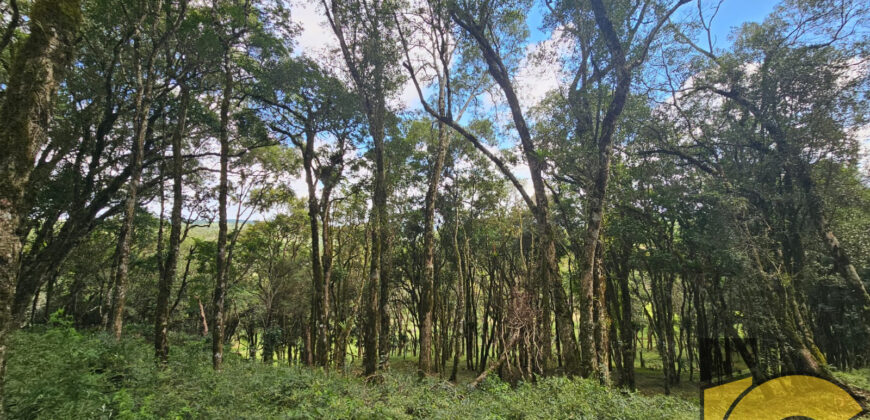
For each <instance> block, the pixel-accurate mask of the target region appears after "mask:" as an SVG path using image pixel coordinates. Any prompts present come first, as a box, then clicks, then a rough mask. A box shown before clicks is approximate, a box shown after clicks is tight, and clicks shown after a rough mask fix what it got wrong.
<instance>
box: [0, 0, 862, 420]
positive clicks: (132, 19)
mask: <svg viewBox="0 0 870 420" xmlns="http://www.w3.org/2000/svg"><path fill="white" fill-rule="evenodd" d="M725 1H726V2H727V0H725ZM721 5H722V3H717V2H716V1H715V0H713V1H708V0H697V1H695V0H582V1H581V0H542V1H533V0H312V2H311V3H310V4H309V3H306V4H304V5H303V4H299V3H291V2H284V1H281V0H204V1H188V0H32V1H31V0H3V1H2V3H0V304H2V305H0V365H2V366H3V368H2V369H3V371H2V372H5V370H6V366H7V360H6V359H7V358H9V361H10V363H9V365H10V369H13V367H12V366H13V365H14V360H15V359H14V358H15V355H16V354H19V353H20V354H22V355H24V354H26V353H27V351H28V349H27V348H26V347H22V346H18V347H15V346H12V347H10V348H11V350H9V351H7V346H6V343H7V342H10V340H11V342H16V340H17V341H18V342H21V341H22V340H25V339H24V338H21V337H25V336H24V335H21V334H33V331H51V330H41V328H49V327H52V326H53V327H57V326H58V325H62V326H66V327H69V328H74V329H76V330H79V331H91V333H89V334H96V335H95V337H96V336H100V337H101V336H102V335H105V336H106V337H105V338H104V339H105V340H106V341H105V343H110V342H111V341H112V340H121V341H123V340H128V339H131V340H132V339H136V340H140V341H137V342H139V343H140V344H141V343H144V342H147V343H149V344H148V345H153V359H152V360H153V364H154V366H153V369H156V370H158V371H159V370H161V369H166V367H167V366H171V364H172V362H173V359H174V358H177V357H182V356H181V355H186V356H184V357H185V358H184V360H186V361H188V362H190V361H191V360H195V363H200V364H203V365H205V366H207V365H208V361H207V360H205V358H203V357H198V358H197V357H193V356H190V354H189V353H190V349H189V348H188V347H189V346H188V345H187V344H182V341H183V340H182V337H184V340H191V339H193V340H195V342H197V343H200V344H199V345H198V347H195V348H196V351H195V352H199V354H207V355H209V357H208V358H210V359H211V362H210V363H211V365H210V366H211V367H213V369H214V370H216V371H221V370H225V369H229V370H231V371H232V369H237V368H236V367H232V366H229V367H227V366H225V365H230V364H232V363H253V362H254V361H257V362H259V363H261V364H265V365H266V366H267V367H268V368H269V369H274V370H275V371H276V372H297V374H299V375H308V374H309V373H299V372H303V370H292V371H287V370H282V369H285V367H282V365H291V366H297V365H299V366H310V367H316V368H318V369H319V370H322V371H325V372H338V373H340V374H343V375H346V376H348V377H359V376H361V377H362V378H364V379H365V381H366V382H368V383H369V384H370V385H367V386H378V385H377V384H379V383H380V384H382V383H383V382H384V380H385V379H384V375H387V374H388V373H389V372H390V371H391V370H395V369H404V370H407V371H409V372H410V373H409V376H412V377H415V378H416V376H417V375H419V376H420V378H421V379H420V380H424V379H425V380H429V379H431V378H433V377H437V378H442V379H444V380H447V381H450V382H453V383H462V384H466V385H468V386H469V387H470V388H475V387H478V386H479V385H480V384H482V383H487V381H490V380H495V379H494V378H496V377H498V378H500V380H501V381H504V382H506V383H508V384H510V385H513V386H521V385H522V386H527V384H534V383H538V382H541V383H551V382H546V381H550V380H551V377H559V378H574V379H571V380H577V381H582V379H579V378H588V379H587V380H592V381H594V382H596V383H597V384H600V385H603V386H605V387H613V388H624V389H626V392H630V391H633V390H635V389H637V388H638V384H637V382H638V380H637V377H638V375H639V373H638V372H639V371H642V372H645V374H649V372H653V373H652V374H653V375H654V378H655V390H654V392H656V393H664V394H669V393H671V391H672V389H674V388H675V387H679V386H680V384H681V381H682V382H686V381H688V382H689V383H701V384H709V383H714V382H717V381H721V380H723V379H724V378H729V377H733V376H739V375H744V374H751V375H752V377H753V379H754V380H755V382H756V383H760V382H763V381H764V380H766V379H769V378H772V377H775V376H777V375H780V374H784V373H809V374H813V375H816V376H819V377H822V378H827V379H830V380H832V381H836V382H837V383H840V384H843V385H844V386H850V387H852V388H853V390H854V391H855V393H856V395H863V396H864V397H865V403H866V401H870V392H867V391H861V390H860V389H859V388H858V385H860V384H861V383H862V382H860V381H859V383H858V385H855V384H854V383H853V384H851V385H850V384H846V383H845V382H844V381H845V380H844V379H842V378H844V376H839V374H840V373H847V374H848V373H849V372H852V375H853V376H857V377H859V378H860V377H861V376H864V377H870V375H868V372H870V370H867V369H868V368H870V294H868V289H870V170H868V168H870V163H868V160H867V158H866V151H867V150H868V148H867V146H868V143H867V142H868V131H867V127H868V124H870V121H868V119H870V112H868V101H870V71H868V64H870V63H868V60H870V6H868V4H866V3H864V2H862V1H858V0H855V1H853V0H813V1H800V0H785V1H784V2H783V3H782V4H780V5H779V6H777V7H776V8H775V10H774V12H773V13H772V14H770V15H769V16H768V17H767V18H765V19H764V20H763V22H761V23H746V24H744V25H742V26H739V27H735V28H734V29H733V32H732V36H731V37H730V38H728V39H727V40H725V39H719V40H716V41H715V42H714V39H713V38H714V37H713V36H712V35H711V26H712V25H713V22H715V19H716V17H717V12H718V10H719V8H720V6H721ZM303 6H304V7H307V8H309V9H314V10H316V11H317V13H318V14H319V15H320V16H322V17H325V22H326V24H325V25H324V27H323V28H324V29H325V30H327V31H328V33H329V34H330V36H331V37H332V38H331V39H329V40H324V45H325V46H326V47H324V48H323V49H322V50H319V51H310V50H306V49H305V48H302V47H300V45H298V43H297V38H298V37H299V34H300V33H301V31H302V25H316V23H312V22H302V21H300V20H299V18H298V17H297V15H296V10H299V9H300V8H302V7H303ZM533 9H534V10H537V11H538V13H543V15H544V18H543V26H542V27H540V28H530V27H529V26H528V24H527V16H528V15H529V14H530V11H531V10H533ZM533 32H534V33H542V32H543V33H546V34H547V36H548V40H547V41H546V42H545V43H541V44H540V45H542V46H543V47H541V48H538V49H536V50H535V53H534V54H532V53H530V51H531V50H530V48H528V47H529V45H531V44H532V43H533V41H532V40H531V34H532V33H533ZM529 68H553V69H558V74H559V76H558V78H557V79H556V80H553V82H554V83H553V86H555V88H553V89H552V90H549V91H547V92H541V93H542V94H541V95H540V98H541V99H535V100H530V99H528V98H527V95H526V94H525V93H526V92H527V91H528V88H527V87H524V85H523V83H526V82H528V79H529V77H528V74H527V73H528V69H529ZM524 74H525V77H524V76H523V75H524ZM537 77H550V76H539V75H537V74H532V76H531V78H533V79H534V78H537ZM409 89H410V91H411V92H413V93H415V95H414V96H415V97H414V98H413V100H412V101H410V102H411V103H404V102H409V101H404V102H403V101H402V100H400V98H399V97H400V95H401V93H402V91H403V90H405V91H408V90H409ZM544 93H545V94H544ZM22 329H24V331H21V330H22ZM28 331H30V332H28ZM100 331H105V333H101V332H100ZM18 335H21V337H19V338H17V339H16V338H15V337H17V336H18ZM27 337H30V336H29V335H28V336H27ZM109 337H111V338H109ZM43 339H44V340H48V341H45V342H50V339H51V337H50V336H46V337H44V338H43ZM28 340H31V341H32V343H37V344H38V343H39V342H40V340H41V338H39V336H37V337H36V338H31V339H28ZM142 340H144V341H142ZM179 340H181V341H179ZM29 342H30V341H29ZM176 343H178V344H176ZM37 344H32V345H34V346H36V347H38V345H37ZM106 345H110V344H106ZM119 345H121V344H119ZM185 346H188V347H185ZM185 348H187V350H181V349H185ZM177 349H178V350H177ZM243 359H246V360H247V361H245V362H238V360H243ZM177 360H178V359H177ZM409 360H410V361H411V362H408V361H409ZM34 363H35V365H33V366H31V369H34V370H38V369H39V361H35V362H34ZM411 366H413V367H411ZM402 367H404V368H402ZM314 370H317V369H314ZM2 372H0V375H2V374H3V373H2ZM854 372H863V373H858V374H857V375H855V374H854ZM386 380H387V381H389V380H390V379H389V377H387V379H386ZM569 382H570V380H569ZM868 382H870V381H866V382H863V384H864V386H866V384H867V383H868ZM584 383H585V382H584ZM518 389H525V391H519V390H518V391H516V392H529V393H531V392H533V391H530V390H529V389H528V388H518ZM5 391H6V392H5V393H10V392H13V393H14V392H20V391H21V390H20V389H16V390H13V389H10V388H9V387H8V386H7V389H6V390H5ZM359 392H367V391H359ZM2 395H4V393H3V390H0V396H2ZM529 398H532V399H533V398H534V397H533V396H532V397H529ZM19 403H20V401H19ZM115 403H116V404H119V403H117V402H115ZM528 403H531V404H533V403H534V401H528ZM493 407H495V406H493ZM493 409H494V408H493ZM556 413H558V411H557V412H556ZM406 414H408V415H414V413H413V412H409V413H406ZM418 414H419V413H418ZM605 414H606V413H605ZM320 415H324V414H320ZM350 415H351V416H352V415H353V414H352V413H351V414H350ZM457 415H458V414H457ZM466 415H469V416H470V415H471V414H466ZM315 416H318V415H316V414H315Z"/></svg>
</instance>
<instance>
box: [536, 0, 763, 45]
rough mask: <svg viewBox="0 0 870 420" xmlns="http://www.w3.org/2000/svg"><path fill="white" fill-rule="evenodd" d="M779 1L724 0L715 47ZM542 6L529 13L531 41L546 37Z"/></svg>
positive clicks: (715, 27) (716, 22)
mask: <svg viewBox="0 0 870 420" xmlns="http://www.w3.org/2000/svg"><path fill="white" fill-rule="evenodd" d="M777 3H779V2H777V1H772V0H724V1H723V2H722V6H721V7H720V8H719V14H718V15H716V18H715V19H714V20H713V37H714V39H715V40H716V46H717V47H724V46H726V45H728V44H727V43H728V41H729V40H728V36H729V35H730V34H731V30H732V29H733V28H734V27H737V26H740V24H742V23H744V22H761V21H762V20H764V18H765V16H767V15H768V14H770V12H771V11H773V8H774V6H776V4H777ZM705 4H710V5H712V4H713V3H712V2H708V1H705ZM683 8H685V9H689V8H691V9H692V10H693V11H694V10H696V8H697V6H696V3H695V2H691V3H690V4H687V5H685V6H683ZM543 15H544V8H543V6H542V5H541V4H539V3H538V4H536V6H535V7H534V8H533V10H532V12H531V13H529V17H528V24H529V29H530V30H531V39H530V40H531V41H532V42H538V41H542V40H544V39H546V38H547V34H546V33H544V32H542V31H541V30H540V29H539V28H540V27H541V23H542V21H543Z"/></svg>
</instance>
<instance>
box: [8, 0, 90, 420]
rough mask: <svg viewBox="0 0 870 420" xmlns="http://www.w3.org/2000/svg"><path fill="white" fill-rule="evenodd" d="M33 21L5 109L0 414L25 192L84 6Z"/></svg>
mask: <svg viewBox="0 0 870 420" xmlns="http://www.w3.org/2000/svg"><path fill="white" fill-rule="evenodd" d="M28 18H29V21H30V35H29V36H28V37H27V39H26V40H25V41H23V42H22V44H21V45H20V46H19V47H18V48H17V53H16V54H15V56H14V58H13V61H12V65H11V68H10V72H9V79H8V83H7V86H6V91H5V93H4V101H3V103H2V104H0V150H2V153H0V414H2V407H3V388H2V383H3V376H4V374H5V370H6V337H7V335H8V334H9V332H10V331H11V330H12V329H13V328H15V323H14V322H13V319H12V307H11V305H12V300H13V297H14V294H15V286H16V282H17V278H18V271H19V268H20V257H21V251H22V243H23V240H24V238H25V237H26V235H27V232H22V223H21V222H22V216H23V215H24V213H25V211H26V209H25V208H24V204H25V203H24V202H25V200H24V197H25V191H26V189H27V185H28V181H29V179H30V174H31V172H32V171H33V167H34V161H35V159H36V152H37V150H38V149H39V147H40V146H41V145H42V144H43V143H44V142H45V139H46V136H47V131H48V126H49V120H50V117H51V115H50V112H51V110H52V109H53V106H52V105H53V99H54V94H55V90H56V88H57V86H58V84H59V83H60V81H61V80H62V78H63V73H64V70H65V69H66V67H67V66H68V65H69V63H70V61H71V59H72V56H71V52H72V45H73V43H74V41H75V37H76V32H77V31H78V28H79V25H80V24H81V19H82V18H81V2H80V1H79V0H36V1H35V2H34V3H33V5H32V7H31V9H30V16H29V17H28ZM4 38H5V37H4ZM6 43H8V42H7V41H5V40H4V44H6Z"/></svg>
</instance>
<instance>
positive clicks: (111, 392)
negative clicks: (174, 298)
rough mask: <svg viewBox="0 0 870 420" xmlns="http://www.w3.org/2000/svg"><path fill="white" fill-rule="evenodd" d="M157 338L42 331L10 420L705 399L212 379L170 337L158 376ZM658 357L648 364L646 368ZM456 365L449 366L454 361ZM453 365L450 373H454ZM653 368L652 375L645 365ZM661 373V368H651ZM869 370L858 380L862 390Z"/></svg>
mask: <svg viewBox="0 0 870 420" xmlns="http://www.w3.org/2000/svg"><path fill="white" fill-rule="evenodd" d="M147 331H148V328H145V327H135V326H134V327H131V328H130V329H128V330H127V332H126V336H125V338H124V339H122V340H121V341H120V342H115V340H113V339H112V338H111V337H110V336H108V335H106V334H105V333H101V332H88V331H77V330H75V329H73V328H71V327H69V326H66V327H54V328H45V327H37V328H33V329H30V330H25V331H20V332H17V333H15V334H13V335H12V336H11V339H10V348H9V361H8V371H7V383H6V394H7V395H6V401H7V410H8V414H9V417H10V418H16V419H17V418H21V419H39V418H45V419H54V418H209V419H223V418H234V419H235V418H258V419H259V418H379V419H380V418H475V419H477V418H494V419H495V418H542V419H543V418H595V419H598V418H608V419H609V418H614V419H617V418H618V419H635V418H642V419H682V418H684V419H697V418H698V410H699V408H698V397H699V388H698V385H697V383H695V382H690V381H688V380H687V378H686V379H685V380H683V381H681V384H680V385H678V386H676V387H674V389H673V390H672V392H673V395H672V396H664V395H661V393H662V392H663V388H662V377H661V372H660V371H657V370H653V369H648V368H644V369H640V368H639V369H638V371H637V383H638V389H639V390H638V392H634V393H628V392H624V391H621V390H618V389H613V388H605V387H602V386H600V385H598V384H597V383H595V382H594V381H588V380H582V379H577V380H569V379H566V378H561V377H553V378H545V379H542V380H539V381H538V382H537V383H536V384H521V385H519V386H516V387H511V386H510V385H509V384H507V383H504V382H501V381H500V380H498V378H497V377H496V375H492V377H491V378H489V379H487V380H486V381H485V382H484V383H483V384H481V386H480V387H478V388H476V389H469V388H468V387H467V386H466V385H465V384H467V383H468V382H469V381H470V380H471V379H472V378H473V376H474V374H473V372H469V371H467V370H464V369H463V370H460V374H459V380H458V384H452V383H449V382H447V381H444V380H441V379H439V378H438V377H437V376H433V377H427V378H422V379H421V378H419V377H418V376H417V375H416V373H415V372H416V368H415V366H414V360H413V359H412V357H410V355H408V357H407V358H402V357H401V356H400V357H394V358H393V359H392V360H391V367H390V370H389V371H388V372H387V373H384V374H383V375H382V376H381V377H380V378H379V379H380V380H379V381H376V383H369V384H366V383H365V381H364V380H363V379H362V378H360V376H359V375H358V372H357V370H358V367H357V366H351V367H350V368H349V369H348V372H347V373H344V374H342V373H336V372H324V371H322V370H319V369H311V368H306V367H294V366H288V365H287V364H286V363H280V364H279V363H275V364H274V365H272V366H268V365H264V364H263V363H252V362H251V361H249V360H245V359H244V358H242V357H240V356H238V355H237V354H236V353H228V354H227V356H226V361H225V367H224V369H223V371H222V372H220V373H216V372H214V371H213V370H212V369H211V362H210V346H209V344H208V343H207V342H205V341H204V340H203V339H201V338H199V337H191V336H182V335H173V336H172V342H171V344H172V347H171V353H170V362H169V365H168V366H167V368H166V369H158V368H157V367H156V366H155V364H154V362H153V347H152V345H151V343H150V342H148V341H147V340H146V339H145V338H143V336H147ZM651 360H652V358H648V359H647V361H648V363H649V362H650V361H651ZM451 362H452V361H451ZM449 365H450V364H449V363H448V366H449ZM648 366H649V365H648ZM653 366H654V365H653ZM864 376H867V377H868V378H867V380H870V371H864V372H854V373H853V374H852V375H851V377H852V379H850V381H851V382H852V383H854V384H855V385H859V386H866V385H870V383H862V382H861V381H862V378H863V377H864Z"/></svg>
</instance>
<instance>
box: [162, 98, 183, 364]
mask: <svg viewBox="0 0 870 420" xmlns="http://www.w3.org/2000/svg"><path fill="white" fill-rule="evenodd" d="M189 102H190V90H189V89H188V88H187V85H186V84H182V85H181V103H180V105H179V110H178V121H177V122H176V123H175V124H176V125H175V130H174V132H173V133H172V178H173V184H172V214H171V215H170V224H171V227H170V231H169V249H167V251H166V252H167V254H166V263H165V264H164V266H165V267H164V270H163V276H161V278H160V282H159V284H158V286H157V309H156V310H155V317H154V355H155V357H156V358H157V359H158V360H159V361H160V362H161V363H163V364H165V363H166V362H167V361H168V359H169V316H170V307H169V296H170V294H171V293H172V283H174V282H175V275H176V272H177V271H178V248H179V245H180V244H181V225H182V220H181V207H182V205H183V204H184V196H183V194H182V181H183V176H182V172H183V171H184V166H183V160H182V156H181V147H182V146H181V142H182V138H183V137H184V125H185V120H186V118H187V107H188V104H189Z"/></svg>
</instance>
